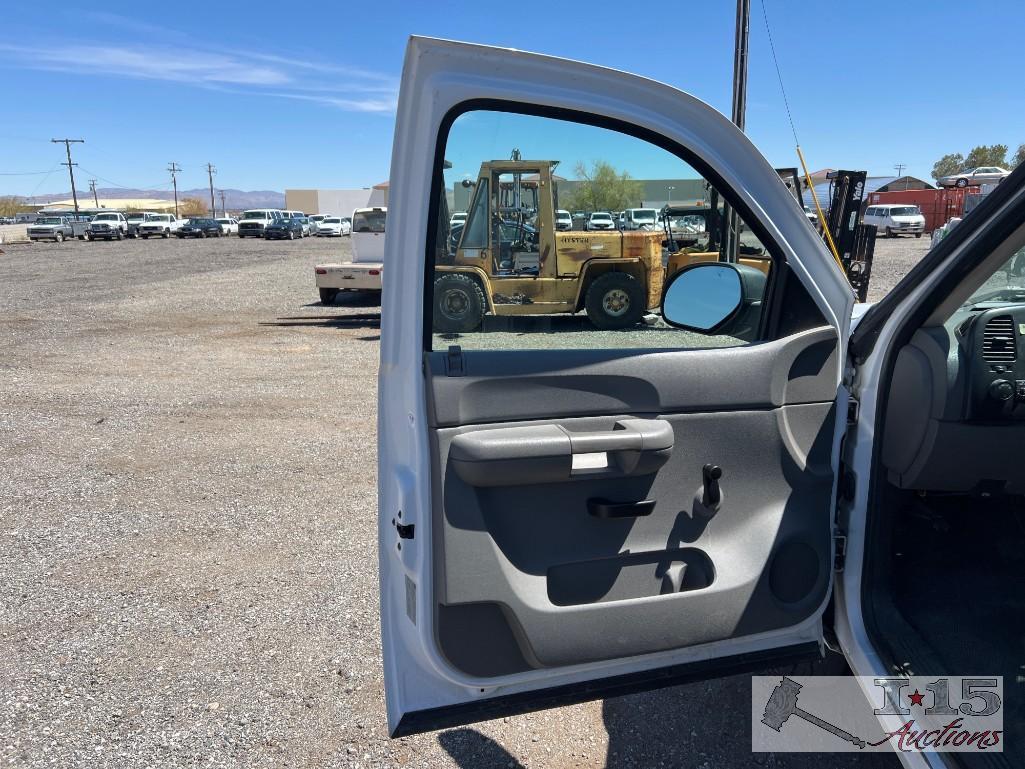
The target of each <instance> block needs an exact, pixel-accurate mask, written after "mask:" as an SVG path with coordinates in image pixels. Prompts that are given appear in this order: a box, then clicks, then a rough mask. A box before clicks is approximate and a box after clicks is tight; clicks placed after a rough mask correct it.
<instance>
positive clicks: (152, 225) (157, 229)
mask: <svg viewBox="0 0 1025 769" xmlns="http://www.w3.org/2000/svg"><path fill="white" fill-rule="evenodd" d="M183 221H184V219H178V218H177V217H176V216H175V215H174V214H149V215H148V216H147V217H146V220H145V221H143V222H140V223H139V226H138V227H137V228H136V230H135V234H136V237H139V238H142V239H143V240H147V239H149V238H169V237H171V236H172V235H174V234H175V233H176V232H178V228H180V227H181V226H182V222H183Z"/></svg>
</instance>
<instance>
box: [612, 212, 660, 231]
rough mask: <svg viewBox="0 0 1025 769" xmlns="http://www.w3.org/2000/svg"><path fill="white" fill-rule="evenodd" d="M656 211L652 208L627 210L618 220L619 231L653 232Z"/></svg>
mask: <svg viewBox="0 0 1025 769" xmlns="http://www.w3.org/2000/svg"><path fill="white" fill-rule="evenodd" d="M657 217H658V211H656V210H655V209H654V208H628V209H626V210H625V211H624V212H623V215H622V217H621V218H620V222H621V226H620V229H621V230H630V231H633V230H646V231H650V230H654V229H655V227H656V226H657V224H656V218H657Z"/></svg>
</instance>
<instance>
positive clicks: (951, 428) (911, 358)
mask: <svg viewBox="0 0 1025 769" xmlns="http://www.w3.org/2000/svg"><path fill="white" fill-rule="evenodd" d="M882 448H883V450H882V461H883V464H884V465H885V467H886V468H887V471H888V476H889V480H890V482H891V483H893V484H894V485H896V486H898V487H899V488H905V489H914V490H920V491H944V492H962V493H1015V494H1021V493H1025V472H1023V471H1022V469H1021V465H1022V455H1023V449H1025V297H1022V296H1021V291H1020V289H1019V290H1016V291H1014V292H1013V296H1012V295H1010V294H1009V295H1008V296H1006V297H1005V296H1001V295H999V293H996V294H995V295H993V296H991V297H989V298H988V299H987V301H985V302H982V303H977V304H974V305H972V306H970V307H964V308H962V309H961V310H959V311H958V312H957V313H955V314H954V316H953V317H952V318H951V319H950V320H948V321H947V323H945V324H944V325H943V326H936V327H926V328H922V329H919V330H918V331H917V332H916V333H915V335H914V336H913V337H912V339H911V341H910V342H909V343H908V344H907V345H906V346H905V347H904V348H903V349H901V351H900V352H899V353H898V355H897V361H896V364H895V366H894V371H893V379H892V381H891V384H890V393H889V400H888V403H887V412H886V421H885V425H884V430H883V447H882Z"/></svg>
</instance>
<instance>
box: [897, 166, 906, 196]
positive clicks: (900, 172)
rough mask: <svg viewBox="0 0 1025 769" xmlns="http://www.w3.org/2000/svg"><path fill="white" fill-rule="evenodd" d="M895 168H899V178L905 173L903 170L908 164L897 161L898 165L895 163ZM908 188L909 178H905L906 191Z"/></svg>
mask: <svg viewBox="0 0 1025 769" xmlns="http://www.w3.org/2000/svg"><path fill="white" fill-rule="evenodd" d="M894 168H895V169H896V170H897V178H898V179H899V178H900V177H901V176H902V175H903V174H902V171H903V170H904V169H905V168H907V166H906V165H904V163H897V165H895V166H894ZM907 189H908V180H907V179H905V180H904V191H905V192H907Z"/></svg>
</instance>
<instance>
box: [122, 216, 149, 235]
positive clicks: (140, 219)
mask: <svg viewBox="0 0 1025 769" xmlns="http://www.w3.org/2000/svg"><path fill="white" fill-rule="evenodd" d="M155 214H156V212H154V211H131V212H129V213H127V214H125V219H127V220H128V237H130V238H137V237H139V225H141V224H143V223H144V222H145V221H146V220H147V219H148V218H149V217H151V216H154V215H155Z"/></svg>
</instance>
